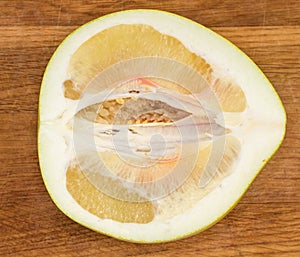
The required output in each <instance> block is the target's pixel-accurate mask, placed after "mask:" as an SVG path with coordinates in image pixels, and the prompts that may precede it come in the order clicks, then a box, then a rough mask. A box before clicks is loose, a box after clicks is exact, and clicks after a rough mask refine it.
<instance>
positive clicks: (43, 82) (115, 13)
mask: <svg viewBox="0 0 300 257" xmlns="http://www.w3.org/2000/svg"><path fill="white" fill-rule="evenodd" d="M139 11H147V12H160V13H164V14H167V15H173V16H175V17H177V18H178V19H184V20H186V21H188V22H190V23H193V24H197V26H199V27H201V28H202V29H205V30H208V31H211V32H212V33H213V34H214V35H216V36H217V37H219V38H221V39H222V40H224V41H226V42H227V43H229V44H230V45H231V46H233V47H234V48H235V49H236V50H238V51H239V53H240V54H242V55H243V56H245V57H247V59H248V60H249V61H250V62H251V63H252V64H253V65H254V66H255V68H256V69H257V70H259V71H260V73H261V74H262V75H263V77H264V79H265V80H266V82H267V84H268V85H269V86H270V87H271V88H272V89H273V91H274V92H275V95H276V96H277V98H278V99H277V100H278V103H280V104H281V106H282V109H283V111H284V114H285V121H284V123H285V125H286V123H287V118H286V117H287V116H286V112H285V109H284V106H283V104H282V102H281V99H280V97H279V96H278V94H277V92H276V90H275V89H274V87H273V85H272V84H271V82H270V81H269V80H268V78H267V77H266V76H265V74H264V73H263V72H262V71H261V69H260V68H259V67H258V66H257V65H256V64H255V63H254V62H253V61H252V60H251V59H250V58H249V57H248V56H247V55H246V54H245V53H244V52H243V51H242V50H240V49H239V48H238V47H237V46H235V45H234V44H233V43H231V42H230V41H229V40H227V39H226V38H224V37H222V36H221V35H219V34H217V33H216V32H214V31H212V30H211V29H209V28H207V27H205V26H203V25H201V24H199V23H197V22H195V21H192V20H190V19H188V18H185V17H182V16H180V15H177V14H174V13H170V12H166V11H161V10H151V9H134V10H126V11H119V12H114V13H110V14H107V15H104V16H102V17H99V18H97V19H95V20H92V21H90V22H88V23H86V24H84V25H82V26H80V27H79V28H77V29H76V30H74V31H73V32H72V33H70V34H69V35H68V36H67V37H66V38H65V39H64V40H63V41H62V42H61V44H60V45H59V46H58V47H57V49H56V50H55V52H54V54H53V55H52V57H51V59H50V60H49V62H48V65H47V67H46V69H45V72H44V76H43V80H42V84H41V89H40V97H39V102H40V100H41V92H42V87H43V85H44V84H45V81H44V78H45V74H46V73H47V69H48V67H49V66H50V65H51V61H52V60H53V58H54V56H55V54H56V53H57V50H58V49H59V48H60V46H61V45H63V44H64V42H65V41H66V40H67V39H68V38H69V37H70V35H72V34H73V33H76V32H77V31H79V30H80V29H82V28H83V27H84V26H85V25H87V24H90V23H93V22H95V21H98V20H103V19H106V18H109V17H110V16H112V15H117V14H119V13H124V12H139ZM285 133H286V126H285V127H284V131H283V136H282V138H281V141H280V142H279V144H278V146H277V148H276V149H275V150H274V152H273V154H272V155H270V156H269V158H268V159H267V160H266V161H265V162H264V164H263V165H262V166H261V167H260V168H259V169H258V170H257V172H256V174H255V175H254V177H253V179H252V180H251V181H250V182H249V184H248V186H247V187H246V188H245V190H244V192H243V193H242V194H241V195H240V197H239V198H238V199H237V200H236V202H235V203H234V204H233V205H232V206H231V207H230V208H229V209H228V210H227V211H226V212H225V213H223V214H222V215H221V216H220V217H218V218H217V219H216V220H215V221H213V222H212V223H210V224H207V226H204V227H201V228H199V229H196V230H195V231H194V232H192V233H190V234H183V235H181V236H178V237H174V238H170V239H167V240H162V241H159V240H154V241H142V240H133V239H128V238H123V237H118V236H117V235H112V234H109V233H104V232H102V231H99V230H95V229H94V228H93V227H91V226H88V225H86V224H84V223H83V222H78V221H77V220H76V218H73V217H72V216H71V215H70V214H69V213H67V212H66V211H65V210H63V208H61V207H60V206H59V205H58V204H57V203H56V201H55V199H54V197H52V195H51V193H50V189H49V187H48V185H47V181H46V180H45V177H44V173H43V168H42V166H41V165H40V169H41V174H42V177H43V181H44V184H45V186H46V188H47V191H48V193H49V195H50V197H51V199H52V201H53V202H54V203H55V205H56V206H57V207H58V208H59V209H60V210H61V211H62V212H63V213H64V214H65V215H66V216H67V217H69V218H70V219H72V220H73V221H75V222H76V223H79V224H81V225H82V226H84V227H87V228H89V229H91V230H93V231H95V232H99V233H101V234H104V235H107V236H110V237H113V238H116V239H119V240H123V241H127V242H131V243H143V244H150V243H163V242H171V241H175V240H179V239H183V238H187V237H190V236H193V235H195V234H198V233H200V232H202V231H204V230H206V229H208V228H210V227H212V226H213V225H215V224H216V223H217V222H219V221H220V220H221V219H222V218H224V217H225V216H226V215H227V214H228V213H229V212H230V211H231V210H232V209H233V208H234V207H235V206H236V205H237V204H238V202H239V201H240V200H241V198H242V197H243V196H244V194H245V193H246V192H247V190H248V188H249V187H250V185H251V184H252V183H253V181H254V180H255V178H256V177H257V176H258V174H259V173H260V171H261V170H262V169H263V168H264V167H265V165H266V164H267V163H268V161H269V160H270V159H271V158H272V157H273V156H274V154H275V153H276V151H277V150H278V149H279V147H280V145H281V144H282V142H283V140H284V136H285ZM37 143H38V155H39V160H40V105H39V108H38V142H37ZM39 163H40V162H39Z"/></svg>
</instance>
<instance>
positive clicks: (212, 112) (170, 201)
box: [38, 10, 286, 243]
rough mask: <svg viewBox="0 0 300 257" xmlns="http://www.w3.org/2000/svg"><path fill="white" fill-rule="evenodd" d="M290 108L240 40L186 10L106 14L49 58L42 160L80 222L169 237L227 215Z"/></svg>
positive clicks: (131, 235)
mask: <svg viewBox="0 0 300 257" xmlns="http://www.w3.org/2000/svg"><path fill="white" fill-rule="evenodd" d="M285 125H286V115H285V111H284V108H283V106H282V103H281V101H280V99H279V97H278V95H277V94H276V92H275V90H274V88H273V87H272V85H271V84H270V82H269V81H268V80H267V78H266V77H265V76H264V74H263V73H262V71H261V70H260V69H259V68H258V67H257V66H256V65H255V64H254V63H253V62H252V61H251V60H250V59H249V58H248V57H247V56H246V55H245V54H244V53H243V52H242V51H240V50H239V49H238V48H237V47H235V46H234V45H233V44H231V43H230V42H228V41H227V40H226V39H224V38H222V37H221V36H219V35H217V34H216V33H214V32H212V31H211V30H209V29H207V28H205V27H203V26H201V25H199V24H197V23H195V22H193V21H190V20H188V19H185V18H183V17H180V16H177V15H174V14H171V13H167V12H162V11H154V10H132V11H123V12H118V13H113V14H110V15H106V16H104V17H101V18H99V19H96V20H94V21H92V22H89V23H88V24H86V25H84V26H82V27H80V28H79V29H77V30H76V31H75V32H73V33H72V34H71V35H69V36H68V37H67V38H66V39H65V40H64V41H63V43H62V44H61V45H60V46H59V47H58V49H57V50H56V52H55V53H54V55H53V57H52V58H51V60H50V62H49V64H48V66H47V68H46V71H45V74H44V78H43V82H42V87H41V92H40V101H39V130H38V148H39V149H38V150H39V160H40V167H41V171H42V176H43V179H44V182H45V185H46V187H47V189H48V191H49V194H50V195H51V198H52V199H53V201H54V202H55V204H56V205H57V206H58V208H59V209H61V210H62V211H63V212H64V213H65V214H66V215H67V216H69V217H70V218H71V219H73V220H75V221H76V222H78V223H80V224H82V225H84V226H86V227H88V228H90V229H92V230H95V231H98V232H101V233H103V234H106V235H110V236H112V237H115V238H118V239H122V240H127V241H134V242H147V243H151V242H164V241H171V240H175V239H179V238H182V237H186V236H189V235H192V234H194V233H197V232H200V231H202V230H204V229H206V228H208V227H209V226H211V225H212V224H214V223H216V222H217V221H218V220H220V219H221V218H222V217H223V216H224V215H226V213H228V212H229V211H230V210H231V209H232V208H233V206H234V205H235V204H236V203H237V202H238V200H239V199H240V198H241V196H242V195H243V194H244V193H245V191H246V190H247V188H248V187H249V185H250V184H251V183H252V181H253V180H254V178H255V177H256V176H257V174H258V173H259V171H260V170H261V169H262V167H263V166H264V165H265V164H266V162H267V161H268V160H269V159H270V157H271V156H272V155H273V154H274V152H275V151H276V150H277V149H278V147H279V145H280V144H281V142H282V140H283V137H284V134H285Z"/></svg>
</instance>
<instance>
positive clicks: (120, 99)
mask: <svg viewBox="0 0 300 257" xmlns="http://www.w3.org/2000/svg"><path fill="white" fill-rule="evenodd" d="M116 102H117V103H118V104H124V99H123V98H117V99H116Z"/></svg>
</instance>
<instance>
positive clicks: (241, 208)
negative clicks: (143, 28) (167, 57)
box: [0, 0, 300, 257]
mask: <svg viewBox="0 0 300 257" xmlns="http://www.w3.org/2000/svg"><path fill="white" fill-rule="evenodd" d="M182 2H183V1H179V0H169V1H155V0H148V1H146V0H145V1H128V0H122V1H117V0H115V1H112V0H106V1H68V0H62V1H60V0H53V1H50V0H49V1H42V0H40V1H38V0H31V1H29V0H24V1H21V0H20V1H14V0H1V1H0V26H1V27H0V122H1V123H0V124H1V125H0V256H5V257H6V256H41V257H42V256H57V257H60V256H61V257H62V256H76V257H77V256H79V257H81V256H193V255H195V256H216V257H219V256H295V257H296V256H297V257H299V256H300V215H299V213H300V206H299V202H300V183H299V182H300V174H299V172H300V154H299V152H300V151H299V146H300V130H299V125H300V124H299V118H300V117H299V112H300V106H299V103H300V101H299V100H300V46H299V44H300V2H299V1H296V0H295V1H293V0H284V1H283V0H273V1H271V0H270V1H268V0H256V1H254V0H252V1H237V0H228V1H217V0H212V1H204V0H203V1H199V0H189V1H186V3H184V4H183V3H182ZM132 8H156V9H162V10H167V11H171V12H175V13H178V14H181V15H183V16H186V17H188V18H191V19H193V20H195V21H197V22H199V23H202V24H203V25H205V26H208V27H209V28H211V29H213V30H214V31H216V32H218V33H220V34H221V35H223V36H225V37H226V38H228V39H229V40H231V41H232V42H233V43H235V44H236V45H237V46H238V47H240V48H241V49H242V50H243V51H244V52H246V53H247V54H248V55H249V56H250V57H251V58H252V59H253V60H254V61H255V62H256V63H257V64H258V65H259V66H260V67H261V69H262V70H263V71H264V72H265V74H266V75H267V77H268V78H269V79H270V81H271V82H272V83H273V85H274V87H275V88H276V90H277V92H278V93H279V95H280V97H281V99H282V101H283V103H284V106H285V108H286V111H287V115H288V125H287V134H286V138H285V140H284V142H283V145H282V146H281V148H280V149H279V151H278V152H277V153H276V155H275V156H274V157H273V158H272V160H271V161H270V162H269V163H268V165H267V166H266V167H265V168H264V169H263V171H262V172H261V174H260V175H259V176H258V177H257V179H256V180H255V182H254V183H253V185H252V186H251V188H250V189H249V191H248V192H247V193H246V195H245V196H244V198H243V199H242V200H241V202H240V203H239V204H238V205H237V206H236V207H235V208H234V210H233V211H231V212H230V213H229V215H228V216H226V217H225V218H224V219H223V220H222V221H220V222H219V223H218V224H216V225H215V226H213V227H212V228H210V229H209V230H206V231H205V232H203V233H201V234H198V235H195V236H193V237H190V238H187V239H183V240H180V241H177V242H171V243H165V244H156V245H139V244H132V243H126V242H121V241H118V240H115V239H112V238H109V237H107V236H104V235H101V234H97V233H95V232H92V231H90V230H88V229H86V228H84V227H82V226H80V225H78V224H77V223H75V222H73V221H72V220H70V219H69V218H67V217H66V216H65V215H64V214H62V213H61V212H60V211H59V210H58V209H57V208H56V206H55V205H54V204H53V202H52V201H51V199H50V197H49V195H48V193H47V192H46V189H45V187H44V184H43V181H42V178H41V175H40V170H39V164H38V157H37V145H36V140H37V139H36V135H37V117H38V113H37V109H38V95H39V90H40V84H41V79H42V75H43V72H44V69H45V67H46V64H47V62H48V60H49V58H50V57H51V55H52V54H53V52H54V50H55V48H56V47H57V46H58V45H59V43H60V42H61V41H62V39H63V38H64V37H65V36H67V35H68V34H69V33H70V32H71V31H73V30H74V29H75V28H76V27H78V26H79V25H82V24H84V23H85V22H87V21H89V20H91V19H94V18H97V17H99V16H101V15H104V14H106V13H109V12H112V11H118V10H123V9H132Z"/></svg>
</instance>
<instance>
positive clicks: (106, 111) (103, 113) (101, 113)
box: [99, 108, 109, 117]
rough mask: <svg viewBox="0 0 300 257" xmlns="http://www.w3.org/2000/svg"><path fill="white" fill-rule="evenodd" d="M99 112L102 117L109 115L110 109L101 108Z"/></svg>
mask: <svg viewBox="0 0 300 257" xmlns="http://www.w3.org/2000/svg"><path fill="white" fill-rule="evenodd" d="M99 114H100V115H101V116H102V117H107V116H108V115H109V111H108V110H107V109H103V108H101V109H100V111H99Z"/></svg>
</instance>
